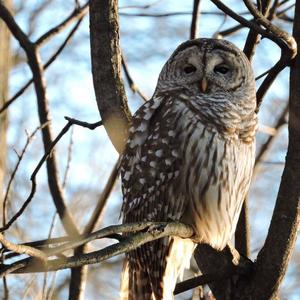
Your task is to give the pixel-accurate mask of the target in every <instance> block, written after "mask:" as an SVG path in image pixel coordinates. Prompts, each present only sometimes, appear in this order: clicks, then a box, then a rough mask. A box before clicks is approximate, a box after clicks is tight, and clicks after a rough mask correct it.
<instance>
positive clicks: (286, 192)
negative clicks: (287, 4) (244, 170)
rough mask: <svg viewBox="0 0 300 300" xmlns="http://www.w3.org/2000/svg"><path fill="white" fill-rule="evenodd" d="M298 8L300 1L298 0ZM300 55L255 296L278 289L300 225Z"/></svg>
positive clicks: (298, 23) (298, 35)
mask: <svg viewBox="0 0 300 300" xmlns="http://www.w3.org/2000/svg"><path fill="white" fill-rule="evenodd" d="M295 10H296V11H297V12H298V11H300V1H299V0H297V1H296V9H295ZM293 35H294V37H295V39H296V41H297V42H298V44H299V43H300V15H299V14H295V22H294V29H293ZM299 76H300V56H299V55H298V56H297V57H296V58H295V61H294V63H293V64H292V65H291V73H290V102H289V112H290V113H289V146H288V152H287V156H286V165H285V167H284V171H283V175H282V180H281V183H280V188H279V192H278V196H277V200H276V204H275V209H274V212H273V216H272V220H271V225H270V227H269V232H268V235H267V239H266V241H265V244H264V247H263V248H262V250H261V251H260V252H259V254H258V257H257V272H256V274H255V277H254V284H253V286H254V295H253V298H264V299H271V298H272V297H274V296H276V294H277V293H278V288H279V285H280V283H281V281H282V279H283V276H284V275H285V272H286V269H287V265H288V263H289V261H290V258H291V253H292V251H293V248H294V246H295V242H296V238H297V232H298V229H299V225H300V185H299V181H300V169H299V165H300V158H299V153H300V126H299V124H300V111H299V98H300V85H299V78H300V77H299Z"/></svg>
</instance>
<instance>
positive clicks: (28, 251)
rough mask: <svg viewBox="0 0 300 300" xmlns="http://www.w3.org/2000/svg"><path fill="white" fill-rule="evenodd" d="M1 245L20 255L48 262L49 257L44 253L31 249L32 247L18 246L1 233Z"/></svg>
mask: <svg viewBox="0 0 300 300" xmlns="http://www.w3.org/2000/svg"><path fill="white" fill-rule="evenodd" d="M0 243H1V244H2V245H3V246H4V247H5V248H7V249H9V250H11V251H14V252H17V253H19V254H27V255H29V256H32V257H37V258H39V259H41V260H43V261H46V260H47V256H46V255H45V254H44V252H42V251H40V250H39V249H36V248H33V247H30V246H25V245H17V244H14V243H12V242H10V241H8V240H7V239H5V237H4V236H3V234H2V233H0Z"/></svg>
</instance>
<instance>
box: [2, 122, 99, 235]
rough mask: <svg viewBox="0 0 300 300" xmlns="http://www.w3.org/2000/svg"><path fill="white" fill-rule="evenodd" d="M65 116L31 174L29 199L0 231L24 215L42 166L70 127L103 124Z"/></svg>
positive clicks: (93, 127) (95, 126)
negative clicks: (62, 124) (65, 120)
mask: <svg viewBox="0 0 300 300" xmlns="http://www.w3.org/2000/svg"><path fill="white" fill-rule="evenodd" d="M65 118H66V119H67V120H68V123H67V124H66V125H65V126H64V127H63V129H62V130H61V131H60V133H59V134H58V135H57V137H56V138H55V139H54V141H53V142H52V143H51V145H49V149H48V151H47V152H46V153H45V154H44V155H43V157H42V158H41V159H40V161H39V163H38V164H37V166H36V167H35V169H34V171H33V172H32V174H31V176H30V180H31V191H30V194H29V196H28V197H27V199H26V200H25V202H24V203H23V205H22V206H21V208H20V209H19V211H18V212H17V213H16V214H15V215H14V216H13V217H12V218H11V219H10V220H9V222H7V224H6V225H5V226H3V227H2V228H0V232H2V231H5V230H7V229H8V228H9V227H10V226H11V225H12V224H13V223H14V222H15V221H16V220H17V219H18V217H19V216H20V215H22V213H23V212H24V210H25V209H26V207H27V206H28V205H29V203H30V202H31V200H32V198H33V196H34V194H35V190H36V176H37V174H38V172H39V170H40V169H41V167H42V165H43V164H44V162H45V161H46V160H47V159H48V158H49V157H51V155H52V152H53V149H54V147H55V145H56V144H57V143H58V142H59V140H60V139H61V138H62V137H63V136H64V135H65V134H66V133H67V132H68V130H69V129H70V127H71V126H72V125H74V124H75V125H80V126H82V127H85V128H89V129H91V130H93V129H95V128H97V127H98V126H101V125H102V122H101V121H99V122H96V123H87V122H81V121H79V120H76V119H73V118H68V117H65Z"/></svg>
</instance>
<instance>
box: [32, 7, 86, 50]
mask: <svg viewBox="0 0 300 300" xmlns="http://www.w3.org/2000/svg"><path fill="white" fill-rule="evenodd" d="M88 8H89V1H88V2H87V3H86V4H84V5H83V6H81V7H75V9H74V11H73V12H72V13H71V14H70V15H69V16H68V17H67V18H66V19H65V20H63V21H62V22H61V23H60V24H58V25H57V26H55V27H53V28H52V29H50V30H48V31H47V32H46V33H44V34H43V35H42V36H40V37H39V38H38V39H37V40H36V42H35V45H36V46H38V47H40V46H42V45H43V44H45V43H46V42H47V41H49V40H50V39H51V38H52V37H53V36H55V35H56V34H58V33H60V32H61V31H62V30H64V29H65V28H66V27H67V26H68V25H69V24H71V23H72V22H74V21H76V20H78V19H82V18H83V17H84V16H85V15H86V13H87V12H88Z"/></svg>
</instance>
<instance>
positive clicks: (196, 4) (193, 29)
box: [190, 0, 200, 40]
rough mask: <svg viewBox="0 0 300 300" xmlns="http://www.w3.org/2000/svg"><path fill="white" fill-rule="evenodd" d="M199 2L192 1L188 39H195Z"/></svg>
mask: <svg viewBox="0 0 300 300" xmlns="http://www.w3.org/2000/svg"><path fill="white" fill-rule="evenodd" d="M199 9H200V0H194V7H193V16H192V22H191V30H190V39H191V40H192V39H195V38H196V37H197V29H198V21H199Z"/></svg>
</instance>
